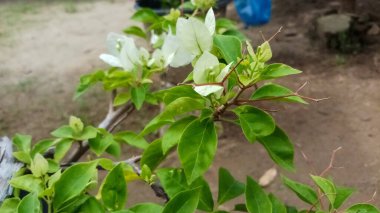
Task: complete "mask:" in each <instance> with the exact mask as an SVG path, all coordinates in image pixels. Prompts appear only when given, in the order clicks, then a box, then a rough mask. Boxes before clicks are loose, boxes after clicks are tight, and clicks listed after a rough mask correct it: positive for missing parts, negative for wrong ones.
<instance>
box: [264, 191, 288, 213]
mask: <svg viewBox="0 0 380 213" xmlns="http://www.w3.org/2000/svg"><path fill="white" fill-rule="evenodd" d="M268 197H269V200H270V201H271V203H272V213H287V211H286V207H285V205H284V204H283V203H282V202H281V201H280V200H279V199H278V198H277V197H276V196H274V195H273V194H269V195H268Z"/></svg>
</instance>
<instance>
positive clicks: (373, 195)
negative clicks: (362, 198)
mask: <svg viewBox="0 0 380 213" xmlns="http://www.w3.org/2000/svg"><path fill="white" fill-rule="evenodd" d="M376 194H377V190H375V192H374V193H373V194H372V197H371V199H369V200H367V201H366V202H365V203H372V202H374V201H375V197H376Z"/></svg>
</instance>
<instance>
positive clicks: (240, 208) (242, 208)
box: [234, 203, 248, 212]
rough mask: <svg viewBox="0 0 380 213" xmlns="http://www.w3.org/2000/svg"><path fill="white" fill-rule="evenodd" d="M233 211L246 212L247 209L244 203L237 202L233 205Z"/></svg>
mask: <svg viewBox="0 0 380 213" xmlns="http://www.w3.org/2000/svg"><path fill="white" fill-rule="evenodd" d="M234 211H239V212H248V209H247V206H246V205H245V204H244V203H238V204H236V205H235V206H234Z"/></svg>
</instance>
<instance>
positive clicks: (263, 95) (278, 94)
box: [251, 83, 307, 104]
mask: <svg viewBox="0 0 380 213" xmlns="http://www.w3.org/2000/svg"><path fill="white" fill-rule="evenodd" d="M292 94H294V93H293V92H292V91H291V90H290V89H288V88H286V87H283V86H281V85H278V84H274V83H269V84H266V85H264V86H262V87H260V88H259V89H258V90H256V91H255V93H253V94H252V96H251V99H252V100H266V99H272V100H274V101H288V102H295V103H302V104H307V102H306V101H304V100H303V99H302V98H300V97H298V96H289V97H283V96H288V95H292Z"/></svg>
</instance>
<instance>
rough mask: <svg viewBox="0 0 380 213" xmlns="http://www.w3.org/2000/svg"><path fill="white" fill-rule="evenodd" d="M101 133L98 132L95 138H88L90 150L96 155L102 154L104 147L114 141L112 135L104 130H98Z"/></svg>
mask: <svg viewBox="0 0 380 213" xmlns="http://www.w3.org/2000/svg"><path fill="white" fill-rule="evenodd" d="M100 132H101V134H98V135H97V137H96V138H91V139H89V140H88V144H89V145H90V148H91V150H92V151H93V152H94V153H95V154H96V155H98V156H100V155H102V154H103V153H104V152H105V151H106V149H107V148H108V147H109V146H110V145H111V144H112V143H114V142H115V141H114V139H113V135H112V134H111V133H109V132H107V131H106V130H104V129H102V130H100Z"/></svg>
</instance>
